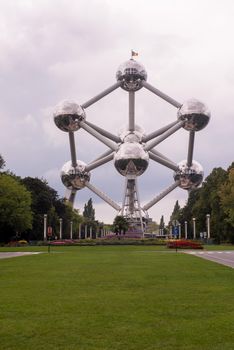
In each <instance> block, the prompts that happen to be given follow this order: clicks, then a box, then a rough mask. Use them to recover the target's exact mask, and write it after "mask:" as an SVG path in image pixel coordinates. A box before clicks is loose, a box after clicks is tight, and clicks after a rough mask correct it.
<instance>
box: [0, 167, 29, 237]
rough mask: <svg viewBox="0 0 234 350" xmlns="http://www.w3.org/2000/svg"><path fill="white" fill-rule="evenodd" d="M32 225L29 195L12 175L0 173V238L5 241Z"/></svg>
mask: <svg viewBox="0 0 234 350" xmlns="http://www.w3.org/2000/svg"><path fill="white" fill-rule="evenodd" d="M31 227H32V211H31V195H30V192H29V191H27V189H26V188H25V186H24V185H22V184H21V183H20V182H19V181H17V180H16V179H15V178H14V177H12V176H10V175H7V174H1V175H0V240H1V241H4V242H7V241H9V240H11V239H13V238H14V237H15V236H20V234H22V233H24V232H25V231H26V230H28V229H30V228H31Z"/></svg>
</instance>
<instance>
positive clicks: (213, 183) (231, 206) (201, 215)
mask: <svg viewBox="0 0 234 350" xmlns="http://www.w3.org/2000/svg"><path fill="white" fill-rule="evenodd" d="M207 214H209V215H210V228H211V237H212V238H213V240H214V241H215V242H216V243H220V242H221V241H226V242H231V243H233V244H234V162H233V163H232V164H231V165H230V166H229V167H228V169H227V170H225V169H223V168H221V167H219V168H214V169H213V170H212V172H211V173H210V175H208V176H207V178H206V179H205V181H204V182H203V184H202V186H201V187H200V188H197V189H195V190H192V191H190V192H189V196H188V200H187V203H186V205H185V206H184V207H183V208H181V207H180V206H179V203H178V201H177V202H176V203H175V206H174V209H173V212H172V214H171V217H170V222H169V226H170V225H173V223H174V222H176V221H178V222H179V223H180V224H181V227H184V223H185V221H187V224H188V233H189V234H190V237H192V219H193V218H196V231H197V232H198V233H199V232H204V231H206V215H207Z"/></svg>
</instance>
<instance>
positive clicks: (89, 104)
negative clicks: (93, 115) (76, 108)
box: [81, 82, 120, 108]
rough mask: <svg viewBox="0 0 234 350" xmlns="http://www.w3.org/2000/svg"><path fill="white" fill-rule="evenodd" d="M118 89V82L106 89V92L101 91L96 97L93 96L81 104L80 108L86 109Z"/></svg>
mask: <svg viewBox="0 0 234 350" xmlns="http://www.w3.org/2000/svg"><path fill="white" fill-rule="evenodd" d="M118 87H120V82H117V83H115V84H114V85H111V86H110V87H109V88H107V89H106V90H104V91H102V92H101V93H100V94H98V95H97V96H95V97H93V98H91V99H90V100H88V101H87V102H85V103H83V104H82V105H81V107H82V108H87V107H89V106H91V105H92V104H94V103H96V102H97V101H99V100H101V99H102V98H103V97H105V96H106V95H108V94H110V93H111V92H112V91H114V90H116V89H117V88H118Z"/></svg>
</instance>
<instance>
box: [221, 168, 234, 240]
mask: <svg viewBox="0 0 234 350" xmlns="http://www.w3.org/2000/svg"><path fill="white" fill-rule="evenodd" d="M219 196H220V199H221V206H222V209H223V211H224V213H225V214H226V215H227V218H226V221H227V222H228V223H229V224H230V226H231V227H230V232H229V234H228V236H229V237H228V238H229V239H230V241H231V242H232V243H234V167H233V168H230V169H229V172H228V179H227V181H226V182H224V184H223V185H221V187H220V190H219Z"/></svg>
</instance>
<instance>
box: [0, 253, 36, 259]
mask: <svg viewBox="0 0 234 350" xmlns="http://www.w3.org/2000/svg"><path fill="white" fill-rule="evenodd" d="M34 254H41V252H4V253H2V252H1V253H0V259H6V258H15V257H17V256H23V255H34Z"/></svg>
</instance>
